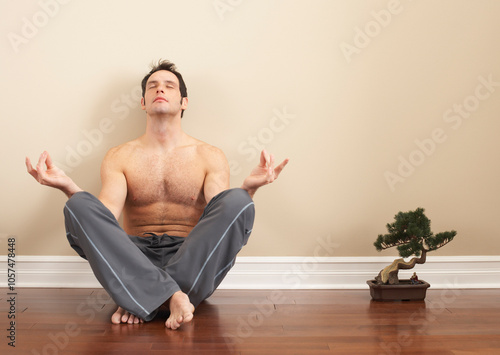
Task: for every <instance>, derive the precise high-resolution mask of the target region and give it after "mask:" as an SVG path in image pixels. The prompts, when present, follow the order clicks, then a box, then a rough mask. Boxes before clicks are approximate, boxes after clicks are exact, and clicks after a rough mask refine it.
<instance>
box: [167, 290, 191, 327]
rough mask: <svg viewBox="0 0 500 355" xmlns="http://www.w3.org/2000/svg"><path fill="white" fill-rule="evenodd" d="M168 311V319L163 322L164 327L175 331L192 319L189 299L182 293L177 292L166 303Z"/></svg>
mask: <svg viewBox="0 0 500 355" xmlns="http://www.w3.org/2000/svg"><path fill="white" fill-rule="evenodd" d="M166 303H167V305H168V308H169V309H170V317H168V319H167V321H166V322H165V326H166V327H167V328H169V329H172V330H175V329H177V328H179V327H180V326H181V324H184V323H189V322H191V320H192V319H193V313H194V306H193V305H192V304H191V302H190V301H189V297H188V296H187V295H186V294H185V293H184V292H182V291H177V292H176V293H174V294H173V295H172V297H170V299H169V300H168V301H167V302H166Z"/></svg>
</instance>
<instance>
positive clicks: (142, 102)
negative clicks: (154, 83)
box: [141, 97, 146, 111]
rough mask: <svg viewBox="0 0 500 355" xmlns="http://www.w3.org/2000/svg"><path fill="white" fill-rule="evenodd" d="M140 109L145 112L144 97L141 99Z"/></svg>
mask: <svg viewBox="0 0 500 355" xmlns="http://www.w3.org/2000/svg"><path fill="white" fill-rule="evenodd" d="M141 108H142V109H143V110H144V111H146V105H145V102H144V97H141Z"/></svg>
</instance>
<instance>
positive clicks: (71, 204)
mask: <svg viewBox="0 0 500 355" xmlns="http://www.w3.org/2000/svg"><path fill="white" fill-rule="evenodd" d="M96 204H99V200H98V199H97V198H96V197H95V196H94V195H92V194H91V193H89V192H86V191H80V192H77V193H76V194H74V195H73V196H71V198H70V199H69V200H68V201H67V202H66V205H65V210H69V211H71V214H74V215H77V216H81V215H82V213H83V215H87V214H88V212H89V211H90V210H91V207H92V206H95V205H96Z"/></svg>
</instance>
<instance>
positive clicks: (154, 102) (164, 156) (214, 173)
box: [26, 61, 288, 329]
mask: <svg viewBox="0 0 500 355" xmlns="http://www.w3.org/2000/svg"><path fill="white" fill-rule="evenodd" d="M142 88H143V97H142V99H141V107H142V109H143V110H144V111H145V112H146V120H147V121H146V132H145V134H144V135H142V136H140V137H139V138H137V139H135V140H132V141H130V142H127V143H125V144H122V145H120V146H118V147H115V148H112V149H111V150H110V151H109V152H108V153H107V154H106V156H105V158H104V160H103V162H102V166H101V180H102V189H101V192H100V194H99V196H98V200H97V199H96V198H95V197H93V196H91V195H90V194H88V193H87V192H84V191H83V190H82V189H81V188H80V187H78V186H77V185H76V184H75V183H74V181H73V180H72V179H71V178H70V177H68V176H67V175H66V174H65V173H64V172H63V171H62V170H61V169H59V168H58V167H57V166H55V165H54V164H53V162H52V160H51V157H50V155H49V154H48V153H47V152H44V153H42V154H41V156H40V158H39V161H38V164H37V165H36V167H35V168H33V166H32V164H31V162H30V160H29V158H26V167H27V169H28V172H29V174H31V175H32V176H33V177H34V178H35V179H36V180H37V181H38V182H39V183H40V184H42V185H46V186H50V187H53V188H56V189H59V190H61V191H62V192H64V193H65V194H66V195H67V196H68V199H69V200H68V203H67V204H66V207H65V216H66V228H67V231H68V233H67V234H68V240H69V241H70V244H71V245H72V246H73V248H74V249H75V250H76V251H77V252H78V253H79V254H80V255H81V256H82V257H84V258H85V259H88V260H89V263H90V264H91V266H92V269H93V271H94V273H95V274H96V277H97V278H98V280H99V281H100V282H101V284H103V286H104V288H105V289H106V290H107V291H108V293H110V295H111V297H113V299H114V300H115V302H116V303H118V305H121V303H122V304H123V305H124V306H123V307H121V306H119V307H118V309H117V310H116V312H115V313H114V314H113V315H112V317H111V321H112V323H114V324H119V323H128V324H136V323H142V322H143V321H144V320H150V319H151V317H154V315H155V314H156V313H155V312H154V311H152V308H151V307H153V306H151V307H149V308H150V309H149V310H145V313H141V312H142V311H140V310H138V311H134V309H135V308H134V307H135V304H139V303H141V299H144V298H147V297H148V296H149V293H155V292H156V293H158V292H160V291H151V290H149V286H151V287H152V288H153V289H154V288H155V287H157V285H159V284H160V283H161V282H160V281H162V282H163V281H164V282H165V284H168V285H169V286H168V287H167V286H165V288H164V289H161V290H165V291H161V292H165V294H164V295H163V297H164V298H163V301H160V303H158V302H159V300H162V298H161V297H162V296H158V297H159V298H156V299H155V302H156V303H155V302H152V303H151V305H153V304H154V305H155V306H154V307H153V308H156V307H157V306H158V305H161V304H162V303H163V304H164V305H165V306H167V307H168V308H169V310H170V316H169V317H168V319H167V321H166V322H165V326H166V327H167V328H170V329H177V328H178V327H179V326H180V325H181V324H183V323H188V322H190V321H191V320H192V318H193V313H194V309H195V306H197V305H198V304H199V302H200V301H201V300H202V299H204V298H206V297H207V296H209V295H210V294H211V292H213V290H214V289H215V287H216V286H217V285H218V283H220V281H222V280H221V279H220V277H221V276H220V275H222V277H223V276H224V275H225V273H226V272H227V270H228V269H229V268H230V267H231V266H232V265H233V264H234V258H235V255H230V256H228V257H229V258H228V259H227V260H230V261H231V263H230V264H228V265H226V266H225V267H224V269H227V270H219V271H218V270H214V272H213V275H215V272H217V274H216V275H215V276H214V279H215V278H218V280H217V281H216V282H215V281H214V284H213V285H212V284H210V285H211V286H210V287H212V288H213V289H210V287H209V289H208V290H204V291H203V292H204V293H203V292H201V291H200V293H199V296H196V295H195V296H191V295H188V294H187V293H188V290H187V289H186V288H189V286H184V289H182V287H181V286H179V285H180V284H181V283H182V280H184V278H186V279H189V277H190V276H185V275H184V276H179V277H177V279H175V280H173V279H171V278H170V275H169V274H168V272H169V270H171V269H169V268H175V266H172V265H171V264H172V262H171V260H174V259H176V258H177V259H179V260H177V261H176V262H178V263H179V265H182V266H179V268H180V271H179V270H177V271H176V270H175V269H172V270H173V271H172V275H177V274H176V273H178V274H182V273H185V272H186V269H190V268H191V264H190V263H193V260H188V261H187V263H188V264H186V263H185V264H182V263H181V261H182V257H181V256H179V255H180V254H182V253H180V252H179V253H177V254H179V255H177V256H173V257H172V255H174V254H175V252H176V250H177V249H179V246H178V245H182V244H187V243H183V241H184V240H186V241H188V240H190V239H189V238H193V239H191V240H193V242H191V244H190V245H191V246H190V247H187V246H186V248H185V249H182V248H184V247H185V246H184V245H182V247H181V249H182V250H189V248H191V249H190V250H191V254H190V258H192V257H193V255H194V254H193V253H195V254H196V253H198V252H200V253H201V251H203V250H205V249H208V248H212V246H210V245H212V244H213V243H212V244H210V243H209V242H207V245H208V246H205V245H202V244H201V243H204V242H205V240H206V241H209V240H210V238H212V237H210V236H208V235H211V234H213V233H207V232H208V231H207V228H208V229H214V228H215V229H217V228H218V227H217V226H218V225H220V224H223V223H222V221H221V223H218V224H212V225H210V223H212V222H210V221H207V220H208V219H209V218H205V219H204V216H205V214H207V215H210V214H211V213H214V214H213V216H219V215H217V214H216V213H219V212H212V210H216V211H219V210H222V207H221V206H223V205H224V203H229V204H230V203H233V202H234V201H236V200H235V199H234V196H235V195H238V196H239V197H238V199H239V200H241V199H242V198H243V199H245V196H246V194H248V196H247V197H246V198H248V201H251V199H252V198H253V195H254V193H255V192H256V190H257V189H258V188H259V187H261V186H263V185H266V184H269V183H271V182H273V181H274V180H275V179H276V178H277V177H278V175H279V174H280V172H281V171H282V169H283V168H284V167H285V165H286V164H287V163H288V159H286V160H284V161H283V162H282V163H281V164H279V165H278V166H275V163H274V157H273V155H270V154H268V153H267V152H266V151H262V153H261V156H260V163H259V164H258V166H257V167H256V168H254V169H253V171H252V172H251V174H250V175H249V176H248V177H247V178H246V179H245V180H244V181H243V184H242V186H241V188H240V189H232V190H235V191H233V192H231V190H228V189H229V167H228V163H227V160H226V158H225V156H224V154H223V153H222V151H221V150H219V149H218V148H215V147H213V146H210V145H208V144H206V143H204V142H202V141H199V140H197V139H195V138H193V137H191V136H189V135H187V134H186V133H185V132H184V131H183V130H182V127H181V117H182V115H183V112H184V110H185V109H186V108H187V105H188V98H187V90H186V86H185V84H184V81H183V79H182V76H181V75H180V74H179V73H178V72H177V71H176V68H175V66H174V65H173V64H172V63H169V62H166V61H164V62H159V63H158V65H157V66H156V67H154V68H153V69H152V70H151V72H150V73H149V74H148V75H146V77H145V78H144V79H143V82H142ZM242 191H243V192H242ZM244 191H246V194H245V192H244ZM230 194H232V195H233V197H231V196H229V197H228V196H227V195H230ZM242 194H245V196H243V195H242ZM216 196H217V197H216ZM219 196H221V197H219ZM214 197H216V198H214ZM212 199H213V201H212V202H211V200H212ZM78 201H83V202H78ZM99 201H100V202H99ZM248 201H246V202H248ZM250 204H251V205H253V202H250V203H246V206H248V205H250ZM231 206H233V205H231ZM234 206H236V205H234ZM251 207H252V208H253V206H251ZM209 208H210V211H208V209H209ZM229 209H234V208H233V207H231V208H229ZM77 210H80V212H77ZM94 210H99V211H98V212H96V216H97V217H96V216H91V217H88V218H89V220H88V221H87V222H85V218H87V217H86V216H87V214H89V213H90V212H89V211H94ZM74 211H75V212H74ZM242 211H243V209H242ZM73 213H74V214H73ZM92 213H93V212H92ZM122 213H123V229H121V228H120V226H118V223H117V222H116V220H118V218H119V217H120V215H121V214H122ZM75 214H76V216H75ZM113 217H114V218H113ZM200 217H201V218H200ZM211 218H212V217H211ZM213 218H221V219H224V218H226V219H227V218H233V217H232V216H231V217H229V216H226V217H220V216H219V217H213ZM241 218H246V219H245V220H243V221H242V222H241ZM81 221H83V222H81ZM239 221H240V222H241V223H243V224H245V223H246V224H248V223H250V224H249V225H250V227H248V228H247V229H245V233H250V231H251V224H252V223H253V215H251V216H250V217H242V216H240V215H238V216H236V217H234V219H233V220H232V223H233V222H235V223H240V222H239ZM241 223H240V224H241ZM202 224H204V226H201V227H197V228H198V229H197V232H196V233H195V232H194V231H193V229H194V228H195V227H196V226H197V225H202ZM82 225H83V226H82ZM100 226H102V227H100ZM207 226H208V227H207ZM214 226H215V227H214ZM93 227H95V229H96V232H94V234H95V235H98V234H99V233H100V229H99V228H101V229H102V230H106V233H104V232H103V233H102V234H103V235H104V236H102V237H100V238H101V240H98V239H97V237H95V239H94V234H92V233H90V232H88V230H90V229H91V228H93ZM203 228H205V230H204V229H203ZM200 230H201V232H200ZM111 231H112V232H111ZM228 231H229V227H227V229H226V230H225V232H224V235H223V237H222V238H220V239H219V240H217V244H216V245H215V246H214V247H213V250H212V253H211V254H210V255H209V256H206V255H205V256H200V258H205V259H206V260H207V261H204V260H200V262H201V261H203V262H204V263H203V265H201V263H200V267H199V270H201V271H199V273H198V274H197V277H196V280H195V281H194V282H193V285H192V287H191V290H189V292H192V290H193V288H194V284H201V283H202V282H198V281H199V280H198V279H199V278H201V279H203V278H204V277H205V274H204V273H203V272H205V271H206V269H209V268H210V267H215V268H221V267H220V266H210V265H211V264H208V261H209V258H210V257H211V256H212V254H213V253H214V252H216V253H225V252H223V251H220V250H219V249H220V243H221V241H223V244H225V243H226V240H228V241H227V243H229V240H230V239H231V238H233V239H234V238H236V236H234V235H231V238H229V237H226V238H225V239H224V240H223V238H224V236H226V232H228ZM87 232H88V234H89V236H90V237H89V236H87ZM191 232H193V233H192V234H198V235H201V234H203V233H205V234H207V236H203V238H201V237H200V236H192V237H191V236H190V233H191ZM228 233H235V235H239V234H238V233H240V232H239V231H236V232H231V231H229V232H228ZM241 233H243V232H241ZM111 234H117V235H119V236H117V237H116V238H117V239H114V241H107V240H108V238H109V239H110V240H112V238H115V237H111V236H110V235H111ZM125 234H126V235H128V237H129V238H131V240H133V242H134V243H135V244H136V246H137V247H138V248H139V249H141V248H142V247H141V246H142V244H141V243H143V242H146V241H147V242H148V243H150V244H151V246H149V245H150V244H148V247H144V248H145V249H144V250H146V249H147V250H146V252H144V250H143V249H141V252H142V253H148V250H152V249H148V248H152V245H156V244H155V243H158V242H159V243H166V244H165V245H174V244H175V245H176V247H175V248H174V251H173V252H171V254H172V255H169V256H168V258H172V259H168V260H170V261H169V264H168V266H167V264H161V265H160V264H157V265H156V266H154V265H152V264H151V263H149V264H150V265H147V266H144V263H145V261H144V260H143V259H141V258H143V254H140V255H137V254H134V253H137V251H136V250H130V249H134V248H133V247H130V245H133V244H132V243H129V239H128V238H125V237H124V236H126V235H125ZM248 235H249V234H248ZM248 235H247V236H244V237H243V238H248ZM87 237H88V239H89V241H90V243H91V244H88V243H87V244H88V245H87V244H84V243H83V239H84V238H87ZM120 238H121V239H120ZM134 238H135V239H134ZM165 238H167V239H165ZM196 238H198V239H196ZM238 238H239V237H238ZM92 240H93V241H92ZM102 240H104V241H102ZM165 240H166V241H165ZM195 240H197V241H195ZM101 242H102V243H110V245H108V246H107V247H106V246H105V245H104V244H103V246H102V247H101V246H100V245H98V246H97V247H95V245H94V243H95V244H98V243H101ZM196 243H198V245H196ZM238 243H240V242H238ZM245 243H246V240H244V241H243V243H242V244H241V243H240V244H241V245H239V244H238V245H236V246H231V247H228V249H227V250H234V251H231V252H227V253H233V254H234V253H236V252H237V251H238V250H239V248H241V247H242V245H244V244H245ZM122 244H124V245H126V246H125V247H124V249H123V250H121V251H113V249H115V248H116V247H121V245H122ZM129 244H130V245H129ZM192 245H194V246H192ZM92 248H94V249H92ZM101 248H102V249H101ZM176 248H177V249H176ZM216 248H219V249H216ZM231 248H232V249H231ZM235 248H236V249H235ZM193 250H194V252H193ZM129 252H130V253H132V254H131V256H129V254H127V253H129ZM113 253H114V254H113ZM117 254H118V255H117ZM223 256H225V255H223ZM101 257H102V258H103V260H104V261H105V263H106V265H104V263H103V261H102V260H101V259H99V258H101ZM162 258H165V256H162ZM187 258H188V257H185V258H184V259H187ZM212 259H213V258H212ZM100 260H101V261H100ZM110 260H111V261H110ZM136 260H140V261H137V264H134V262H136ZM150 260H151V258H150ZM165 260H167V259H165ZM226 262H227V261H226ZM112 263H114V265H118V266H116V267H115V266H113V265H111V266H110V265H109V264H112ZM155 263H156V262H155ZM210 263H211V261H210ZM129 264H130V265H131V266H130V267H129ZM173 264H175V263H173ZM194 264H196V262H194ZM186 265H187V266H188V267H186ZM157 266H158V267H157ZM106 267H109V268H110V269H111V267H114V268H115V270H111V271H112V272H113V275H115V276H117V275H116V273H118V271H116V270H119V269H120V267H129V269H128V271H126V272H128V273H133V272H135V271H134V270H136V269H141V268H143V267H147V268H149V269H144V270H147V271H145V272H143V274H140V275H137V277H135V281H131V282H130V284H127V281H126V278H125V281H123V278H122V279H120V278H119V277H118V276H119V275H118V276H117V278H116V279H115V278H113V277H114V276H113V275H111V274H110V273H106V272H107V271H105V270H104V271H103V269H105V268H106ZM193 268H194V269H196V266H193ZM164 270H167V272H166V273H165V271H164ZM204 270H205V271H204ZM187 272H188V273H189V271H187ZM197 272H198V270H197ZM150 274H151V275H153V274H154V275H156V276H154V277H155V278H154V279H153V280H154V281H151V282H150V283H149V284H144V285H146V286H144V287H142V288H148V290H145V291H140V290H136V291H137V294H134V290H133V288H134V285H139V284H140V282H142V278H143V275H150ZM110 275H111V276H110ZM213 275H212V276H213ZM152 277H153V276H152ZM110 278H112V280H111V281H109V279H110ZM167 279H168V280H167ZM219 279H220V280H219ZM158 280H160V281H158ZM144 282H146V281H144ZM124 283H125V284H124ZM137 287H138V288H139V286H137ZM200 287H201V286H200ZM205 288H206V287H205ZM141 292H142V293H141ZM193 292H194V291H193ZM196 292H198V291H197V290H195V292H194V293H196ZM194 293H193V294H194ZM124 294H128V295H129V296H130V298H131V299H132V301H133V302H135V304H132V301H129V300H128V299H127V300H122V298H124V297H128V296H126V295H125V296H122V295H124ZM194 298H196V301H193V300H192V299H194ZM145 302H146V301H145ZM193 303H195V304H193ZM129 304H132V306H129ZM127 307H128V308H130V309H126V308H127ZM145 307H146V306H145ZM146 308H148V307H146ZM140 309H142V310H144V308H143V307H142V305H141V307H140ZM132 312H134V313H135V314H133V313H132Z"/></svg>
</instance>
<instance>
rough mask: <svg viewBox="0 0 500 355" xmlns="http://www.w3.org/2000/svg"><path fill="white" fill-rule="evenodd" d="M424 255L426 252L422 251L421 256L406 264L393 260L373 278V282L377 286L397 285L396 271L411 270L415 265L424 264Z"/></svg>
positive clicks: (400, 260)
mask: <svg viewBox="0 0 500 355" xmlns="http://www.w3.org/2000/svg"><path fill="white" fill-rule="evenodd" d="M426 254H427V250H426V249H423V250H422V255H420V257H419V258H412V259H411V260H410V261H408V262H405V261H404V259H396V260H394V261H393V262H392V264H391V265H389V266H386V267H385V268H384V269H382V270H381V271H380V272H379V274H378V275H377V277H376V278H375V281H377V284H379V285H381V284H389V285H397V284H399V279H398V271H399V270H400V269H404V270H407V269H413V267H414V266H415V264H423V263H425V259H426Z"/></svg>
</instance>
